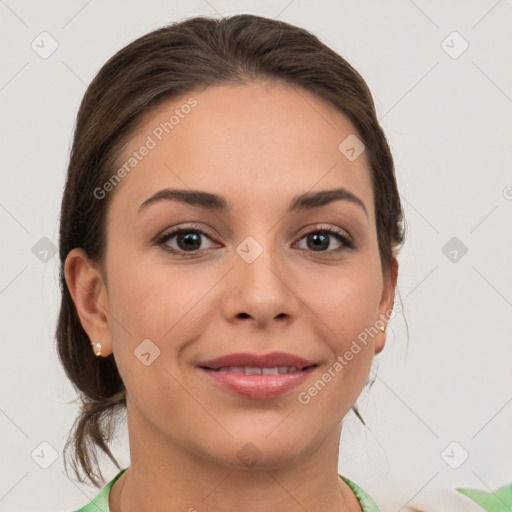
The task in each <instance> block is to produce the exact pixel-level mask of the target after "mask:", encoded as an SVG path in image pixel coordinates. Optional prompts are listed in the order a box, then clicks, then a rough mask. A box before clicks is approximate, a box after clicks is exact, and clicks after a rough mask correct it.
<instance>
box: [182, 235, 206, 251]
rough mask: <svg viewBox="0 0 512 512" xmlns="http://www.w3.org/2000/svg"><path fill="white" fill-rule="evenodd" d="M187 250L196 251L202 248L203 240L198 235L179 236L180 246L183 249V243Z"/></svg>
mask: <svg viewBox="0 0 512 512" xmlns="http://www.w3.org/2000/svg"><path fill="white" fill-rule="evenodd" d="M182 242H183V246H184V248H185V249H187V248H188V249H191V250H196V249H199V247H200V246H201V239H200V236H199V234H198V233H187V234H185V235H178V245H179V246H180V247H181V243H182Z"/></svg>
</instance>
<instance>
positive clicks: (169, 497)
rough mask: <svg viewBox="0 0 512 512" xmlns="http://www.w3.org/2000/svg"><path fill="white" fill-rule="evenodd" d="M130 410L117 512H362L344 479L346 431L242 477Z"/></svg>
mask: <svg viewBox="0 0 512 512" xmlns="http://www.w3.org/2000/svg"><path fill="white" fill-rule="evenodd" d="M129 409H130V406H129V405H128V411H127V413H128V432H129V441H130V459H131V464H130V467H129V468H128V469H127V470H126V471H125V472H124V473H123V475H121V477H120V478H119V479H118V480H117V481H116V482H115V483H114V485H113V487H112V489H111V493H110V499H109V507H110V510H111V512H135V511H140V510H152V511H153V512H160V511H162V512H163V511H165V512H178V511H179V512H184V511H189V512H197V511H199V512H201V511H205V510H208V511H209V512H221V511H222V512H225V511H226V510H236V509H240V510H244V512H267V511H268V510H273V509H278V510H279V511H280V512H304V510H323V511H324V512H360V511H361V507H360V505H359V502H358V500H357V498H356V497H355V495H354V493H353V492H352V490H351V489H350V488H349V487H348V485H347V484H346V483H345V482H343V481H342V480H341V479H340V478H339V476H338V469H337V468H338V450H339V440H340V434H341V425H339V426H338V428H336V429H335V431H333V432H331V433H330V435H329V436H328V437H327V438H325V439H324V440H323V441H322V442H321V444H320V445H319V446H315V447H312V449H311V450H310V453H308V454H306V455H304V456H302V457H301V458H300V459H294V460H293V461H290V462H289V463H285V464H282V465H279V466H276V465H273V466H272V467H270V468H269V467H258V463H256V464H254V465H253V466H251V467H243V468H242V469H241V468H240V464H239V461H237V462H238V464H237V462H235V461H233V464H232V466H229V465H227V464H225V463H224V464H221V463H219V461H216V460H211V459H208V458H206V457H204V456H201V455H198V454H197V453H194V452H193V451H192V450H190V449H187V447H184V446H181V445H179V444H178V443H176V442H174V440H172V439H169V437H167V436H164V435H163V433H162V432H161V431H157V430H156V429H154V428H153V427H152V426H151V425H149V424H148V423H147V422H144V421H143V420H142V418H141V417H140V415H139V416H137V414H136V411H131V410H129ZM132 412H135V414H132ZM141 440H143V442H141Z"/></svg>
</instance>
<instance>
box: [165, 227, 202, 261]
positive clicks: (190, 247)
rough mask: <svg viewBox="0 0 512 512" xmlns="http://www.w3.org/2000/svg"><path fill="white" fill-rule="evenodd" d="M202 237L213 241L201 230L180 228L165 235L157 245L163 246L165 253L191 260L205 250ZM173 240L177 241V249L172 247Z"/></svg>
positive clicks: (175, 242)
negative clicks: (198, 252)
mask: <svg viewBox="0 0 512 512" xmlns="http://www.w3.org/2000/svg"><path fill="white" fill-rule="evenodd" d="M202 237H206V238H208V239H209V240H212V239H211V237H210V236H209V235H208V234H207V233H205V232H204V231H202V230H200V229H196V228H193V229H192V228H179V229H174V230H172V231H169V232H167V233H165V234H164V235H162V236H161V237H160V238H159V239H158V240H157V242H156V243H157V244H158V245H159V246H161V247H162V249H163V250H164V251H167V252H169V253H171V254H176V255H179V256H183V257H185V258H190V257H193V256H196V255H197V254H196V253H197V251H199V250H203V249H205V247H202V245H203V244H202ZM173 239H176V240H175V241H174V244H175V245H177V247H175V246H174V247H173V246H171V245H170V242H171V240H173Z"/></svg>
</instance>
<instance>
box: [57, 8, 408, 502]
mask: <svg viewBox="0 0 512 512" xmlns="http://www.w3.org/2000/svg"><path fill="white" fill-rule="evenodd" d="M402 215H403V213H402V207H401V204H400V198H399V194H398V190H397V185H396V181H395V176H394V169H393V160H392V157H391V154H390V150H389V147H388V144H387V142H386V138H385V136H384V134H383V132H382V129H381V127H380V126H379V124H378V121H377V118H376V114H375V108H374V104H373V100H372V98H371V94H370V91H369V90H368V87H367V85H366V84H365V82H364V80H363V79H362V78H361V76H360V75H359V74H358V73H357V72H356V71H355V70H354V69H353V68H352V67H351V66H350V65H349V64H348V63H347V62H346V61H345V60H344V59H343V58H342V57H340V56H339V55H338V54H336V53H335V52H333V51H332V50H330V49H329V48H328V47H326V46H325V45H324V44H322V43H321V42H320V41H319V40H318V39H317V38H316V37H315V36H313V35H312V34H310V33H309V32H307V31H305V30H303V29H300V28H297V27H294V26H292V25H289V24H286V23H283V22H279V21H274V20H270V19H266V18H262V17H258V16H252V15H238V16H232V17H229V18H223V19H210V18H206V17H200V18H192V19H188V20H185V21H183V22H180V23H176V24H173V25H170V26H166V27H163V28H161V29H159V30H156V31H154V32H152V33H150V34H147V35H145V36H143V37H141V38H139V39H137V40H136V41H134V42H133V43H131V44H129V45H128V46H126V47H125V48H123V49H122V50H121V51H120V52H118V53H117V54H116V55H114V56H113V57H112V58H111V59H110V60H109V61H108V62H107V63H106V64H105V65H104V66H103V68H102V69H101V70H100V71H99V73H98V75H97V76H96V78H95V79H94V80H93V82H92V83H91V85H90V86H89V88H88V90H87V92H86V94H85V96H84V99H83V101H82V104H81V107H80V110H79V113H78V118H77V123H76V130H75V135H74V142H73V147H72V152H71V158H70V163H69V168H68V176H67V182H66V187H65V191H64V196H63V202H62V211H61V227H60V258H61V262H62V272H61V282H62V305H61V311H60V317H59V322H58V328H57V340H58V348H59V356H60V358H61V361H62V363H63V365H64V367H65V369H66V372H67V375H68V376H69V378H70V379H71V381H72V382H73V384H74V385H75V387H76V389H77V390H78V392H79V394H80V396H81V397H82V401H83V407H82V410H81V414H80V416H79V417H78V418H77V421H76V423H75V429H74V432H73V435H72V437H70V439H69V440H68V444H67V445H66V448H73V449H74V454H73V458H72V461H73V466H74V469H75V472H76V474H77V476H78V477H79V478H80V474H79V470H80V469H81V470H82V471H83V472H84V473H85V476H86V477H87V478H88V479H89V480H90V481H92V482H93V483H94V484H96V485H97V486H99V485H100V480H101V479H102V476H101V471H100V472H98V464H97V458H96V452H95V449H96V448H99V449H101V450H102V451H103V452H105V453H106V454H107V455H108V456H109V457H110V458H111V459H112V460H113V461H114V463H115V464H116V465H117V467H118V468H119V469H120V472H119V473H118V474H117V475H116V477H115V478H114V479H113V480H112V481H111V482H109V483H108V484H107V485H106V486H105V487H104V488H103V490H102V491H101V492H100V494H99V495H98V496H97V498H96V499H95V500H93V502H91V503H90V504H88V505H86V506H85V507H84V508H82V509H81V510H82V511H89V510H95V511H107V510H110V511H112V512H132V511H136V510H137V511H140V510H152V511H159V510H166V511H178V510H180V511H183V510H189V511H193V510H198V511H202V510H208V511H221V510H222V511H226V510H235V509H236V508H239V509H240V508H242V509H243V510H244V511H268V510H280V511H284V512H287V511H298V510H310V511H313V510H323V511H328V512H331V511H332V512H334V511H345V512H349V511H350V512H352V511H358V510H364V511H373V510H377V506H376V504H375V503H374V502H373V500H372V499H371V498H370V497H369V496H368V495H367V494H366V493H365V492H364V491H363V490H362V489H361V488H360V487H359V486H358V485H357V484H355V483H354V482H352V481H351V480H350V479H348V478H347V477H344V476H342V475H339V474H338V448H339V442H340V435H341V428H342V420H343V418H344V416H345V415H346V414H347V413H348V412H349V411H350V409H351V408H352V409H353V410H354V411H355V412H356V414H357V415H358V417H360V416H359V413H358V411H357V408H356V406H355V405H354V404H355V402H356V400H357V397H358V396H359V394H360V392H361V390H362V388H363V387H364V385H365V383H366V382H367V379H368V375H369V370H370V367H371V364H372V360H373V356H374V354H378V353H379V352H380V351H381V350H382V349H383V347H384V344H385V339H386V326H387V322H388V321H389V318H390V316H391V313H392V308H393V302H394V295H395V287H396V280H397V275H398V262H397V258H396V256H397V253H398V250H399V248H400V246H401V244H402V242H403V238H404V233H403V225H402V219H403V217H402ZM125 408H126V414H127V425H128V433H129V445H130V466H129V468H124V469H121V467H120V466H119V465H118V463H117V461H116V460H115V458H114V457H113V455H112V454H111V452H110V450H109V448H108V442H109V441H110V439H111V438H112V436H113V434H114V431H115V430H114V427H115V422H114V420H115V419H116V414H117V413H119V412H122V411H123V410H124V409H125ZM360 419H361V418H360ZM361 421H362V419H361ZM363 423H364V422H363Z"/></svg>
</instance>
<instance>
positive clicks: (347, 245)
mask: <svg viewBox="0 0 512 512" xmlns="http://www.w3.org/2000/svg"><path fill="white" fill-rule="evenodd" d="M180 233H199V234H201V235H204V236H206V237H207V238H209V239H210V240H212V237H211V236H210V235H209V234H208V233H205V232H204V231H202V230H201V229H198V228H178V229H175V230H173V231H169V232H168V233H165V234H164V235H162V236H161V237H160V238H158V239H157V240H156V245H158V246H160V247H161V248H162V249H163V250H164V251H166V252H168V253H170V254H173V255H175V256H180V257H183V258H194V257H197V252H198V251H200V249H197V250H195V251H177V250H176V249H173V248H171V247H169V246H168V245H166V243H165V242H167V241H169V240H170V239H171V238H173V237H174V236H176V235H179V234H180ZM316 233H322V234H329V235H332V236H333V237H335V238H336V239H337V240H338V241H339V242H341V243H342V246H341V247H339V248H338V249H331V250H330V251H318V254H332V253H338V252H341V251H344V250H347V249H348V250H350V249H355V245H354V243H353V242H352V241H351V240H350V239H349V238H348V237H347V236H346V235H345V232H344V231H342V230H341V229H338V228H332V227H329V228H316V229H314V230H312V231H309V232H308V233H304V234H303V235H302V236H301V237H300V238H299V240H302V239H303V238H305V237H306V236H308V235H312V234H316ZM303 250H304V249H303ZM310 252H313V253H314V252H316V251H310Z"/></svg>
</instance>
